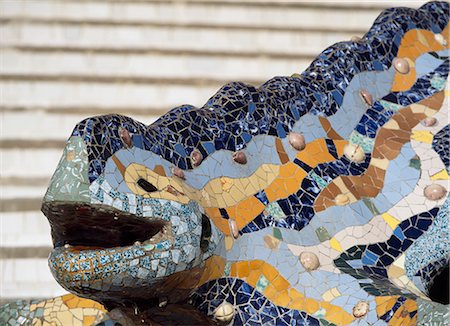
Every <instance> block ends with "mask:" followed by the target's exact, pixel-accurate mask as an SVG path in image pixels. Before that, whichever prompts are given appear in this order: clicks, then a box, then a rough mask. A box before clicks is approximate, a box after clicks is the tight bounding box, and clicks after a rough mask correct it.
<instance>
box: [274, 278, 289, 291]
mask: <svg viewBox="0 0 450 326" xmlns="http://www.w3.org/2000/svg"><path fill="white" fill-rule="evenodd" d="M272 284H273V286H274V287H275V288H276V289H277V290H278V291H283V290H287V289H288V288H289V287H290V284H289V282H288V281H286V279H285V278H284V277H283V276H281V275H279V276H278V277H276V278H275V279H274V280H273V281H272Z"/></svg>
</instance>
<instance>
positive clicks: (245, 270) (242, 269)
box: [237, 261, 250, 278]
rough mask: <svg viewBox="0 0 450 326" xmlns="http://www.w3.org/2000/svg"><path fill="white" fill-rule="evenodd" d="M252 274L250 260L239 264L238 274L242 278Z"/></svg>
mask: <svg viewBox="0 0 450 326" xmlns="http://www.w3.org/2000/svg"><path fill="white" fill-rule="evenodd" d="M249 274H250V264H249V262H248V261H243V262H240V263H239V264H238V266H237V276H238V277H240V278H244V277H247V276H248V275H249Z"/></svg>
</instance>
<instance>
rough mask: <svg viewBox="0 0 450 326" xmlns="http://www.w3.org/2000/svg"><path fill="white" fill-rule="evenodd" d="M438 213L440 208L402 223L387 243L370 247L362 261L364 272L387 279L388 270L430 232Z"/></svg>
mask: <svg viewBox="0 0 450 326" xmlns="http://www.w3.org/2000/svg"><path fill="white" fill-rule="evenodd" d="M438 212H439V208H438V207H435V208H433V209H431V210H429V211H427V212H423V213H420V214H417V215H414V216H412V217H411V218H409V219H407V220H405V221H403V222H401V223H400V224H399V225H398V226H397V227H396V228H395V229H394V231H393V235H392V236H391V237H390V238H389V239H388V240H387V241H386V242H379V243H376V244H371V245H369V246H368V247H367V249H366V251H365V252H364V255H363V256H362V259H361V261H362V263H363V266H364V270H366V271H367V272H369V273H373V274H378V275H381V276H384V277H386V278H387V277H388V275H387V268H388V267H389V266H390V265H391V264H392V263H393V262H394V261H395V258H397V257H399V256H400V255H401V254H402V253H404V252H405V251H406V249H408V248H409V247H410V246H411V245H412V244H413V243H414V240H416V239H417V238H419V237H420V236H421V235H422V234H423V233H424V232H426V231H427V230H428V228H429V227H430V225H431V224H432V223H433V220H434V218H435V217H436V216H437V214H438Z"/></svg>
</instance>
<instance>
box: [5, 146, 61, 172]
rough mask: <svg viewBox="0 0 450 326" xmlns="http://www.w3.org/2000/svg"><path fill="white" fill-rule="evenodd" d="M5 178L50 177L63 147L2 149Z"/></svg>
mask: <svg viewBox="0 0 450 326" xmlns="http://www.w3.org/2000/svg"><path fill="white" fill-rule="evenodd" d="M0 155H1V163H2V164H1V171H2V179H3V178H23V179H27V178H31V179H33V178H49V177H50V176H51V175H52V174H53V172H54V171H55V169H56V167H57V165H58V162H59V159H60V158H61V155H62V149H61V150H60V149H41V148H34V149H2V150H0Z"/></svg>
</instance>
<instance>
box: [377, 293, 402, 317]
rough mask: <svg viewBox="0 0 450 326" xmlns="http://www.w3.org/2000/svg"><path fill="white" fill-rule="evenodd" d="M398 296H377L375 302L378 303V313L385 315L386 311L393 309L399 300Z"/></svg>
mask: <svg viewBox="0 0 450 326" xmlns="http://www.w3.org/2000/svg"><path fill="white" fill-rule="evenodd" d="M397 298H398V296H382V297H375V302H376V303H377V315H378V316H383V315H384V314H385V313H386V312H388V311H389V310H391V309H392V307H393V306H394V304H395V303H396V302H397Z"/></svg>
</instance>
